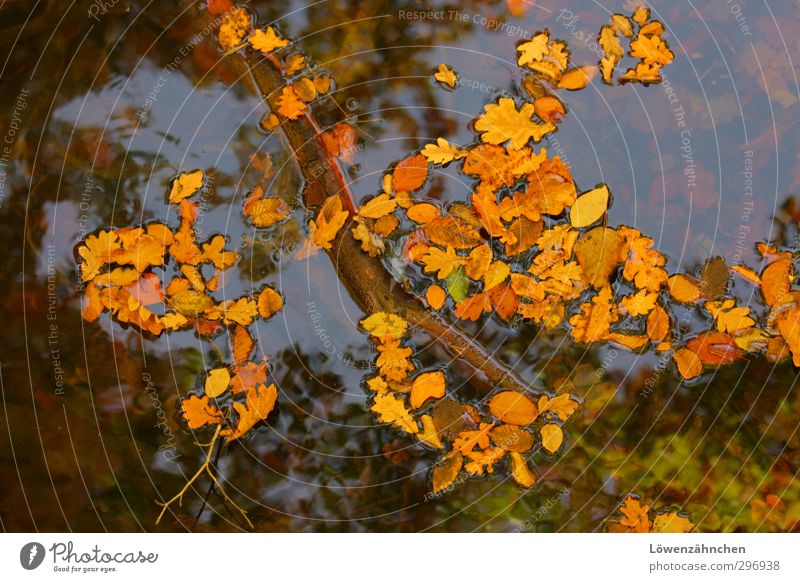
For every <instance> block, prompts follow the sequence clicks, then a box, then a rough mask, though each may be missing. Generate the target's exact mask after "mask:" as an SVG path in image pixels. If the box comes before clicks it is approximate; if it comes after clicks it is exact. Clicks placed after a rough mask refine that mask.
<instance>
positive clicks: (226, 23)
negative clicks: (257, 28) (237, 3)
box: [218, 7, 250, 51]
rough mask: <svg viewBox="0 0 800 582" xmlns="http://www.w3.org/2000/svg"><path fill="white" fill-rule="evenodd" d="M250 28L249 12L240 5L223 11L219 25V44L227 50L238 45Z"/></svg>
mask: <svg viewBox="0 0 800 582" xmlns="http://www.w3.org/2000/svg"><path fill="white" fill-rule="evenodd" d="M249 28H250V13H249V12H248V11H247V9H245V8H242V7H237V8H233V9H232V10H229V11H228V12H226V13H225V15H224V16H223V19H222V22H221V23H220V26H219V36H218V38H219V44H220V46H222V48H223V50H226V51H229V50H231V49H233V48H234V47H236V46H238V45H239V43H240V42H242V39H243V38H244V35H245V34H246V33H247V31H248V29H249Z"/></svg>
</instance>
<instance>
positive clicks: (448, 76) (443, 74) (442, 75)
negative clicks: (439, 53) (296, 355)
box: [433, 63, 458, 89]
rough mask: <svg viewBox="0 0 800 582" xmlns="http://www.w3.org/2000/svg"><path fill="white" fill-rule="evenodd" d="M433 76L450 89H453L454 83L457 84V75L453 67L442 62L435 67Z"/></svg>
mask: <svg viewBox="0 0 800 582" xmlns="http://www.w3.org/2000/svg"><path fill="white" fill-rule="evenodd" d="M433 78H434V79H436V80H437V81H439V82H440V83H443V84H444V85H447V86H448V87H450V88H451V89H455V88H456V85H457V84H458V76H457V75H456V74H455V72H454V71H453V69H451V68H450V67H449V66H448V65H445V64H444V63H442V64H440V65H439V67H438V68H437V69H436V72H435V73H434V74H433Z"/></svg>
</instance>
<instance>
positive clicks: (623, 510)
mask: <svg viewBox="0 0 800 582" xmlns="http://www.w3.org/2000/svg"><path fill="white" fill-rule="evenodd" d="M619 513H620V514H621V516H620V517H619V518H618V519H610V520H609V522H610V523H609V524H608V531H609V532H611V533H688V532H690V531H691V530H692V528H693V527H694V524H693V523H692V522H691V521H689V520H688V519H687V518H686V517H684V516H682V515H680V514H679V513H678V512H676V511H673V510H671V509H661V510H658V511H656V510H653V509H652V508H651V507H650V505H648V504H647V503H643V502H642V500H641V499H639V498H638V497H636V496H634V495H628V496H627V497H626V498H625V499H624V501H623V502H622V504H621V505H620V506H619Z"/></svg>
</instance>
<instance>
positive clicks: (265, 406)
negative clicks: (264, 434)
mask: <svg viewBox="0 0 800 582" xmlns="http://www.w3.org/2000/svg"><path fill="white" fill-rule="evenodd" d="M277 398H278V390H277V388H275V384H270V386H269V388H268V387H266V386H265V385H263V384H262V385H261V386H259V387H258V388H251V389H249V390H247V398H246V402H245V404H242V403H241V402H234V403H233V408H234V410H236V412H237V413H238V415H239V420H238V421H237V423H236V427H235V428H232V429H231V428H226V429H224V430H223V431H221V432H220V435H221V436H224V437H226V440H227V441H228V442H231V441H233V440H236V439H238V438H241V437H243V436H244V435H246V434H247V433H248V432H250V430H251V429H252V428H253V427H254V426H255V425H257V424H258V423H259V422H261V421H262V420H266V418H267V416H269V413H270V412H272V409H273V408H274V407H275V401H276V400H277Z"/></svg>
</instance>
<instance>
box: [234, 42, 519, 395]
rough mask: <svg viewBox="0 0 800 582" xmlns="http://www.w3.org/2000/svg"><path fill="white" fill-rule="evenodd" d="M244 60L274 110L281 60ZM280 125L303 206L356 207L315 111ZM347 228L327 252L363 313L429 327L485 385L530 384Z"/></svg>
mask: <svg viewBox="0 0 800 582" xmlns="http://www.w3.org/2000/svg"><path fill="white" fill-rule="evenodd" d="M245 61H246V66H247V68H248V69H249V73H250V77H251V79H252V80H253V83H254V85H255V86H256V88H257V90H258V91H259V92H260V94H261V97H262V98H263V99H264V100H265V101H266V102H267V104H268V105H269V107H270V109H271V110H273V111H277V109H278V104H277V100H278V97H279V95H280V90H281V88H282V87H283V86H284V85H285V80H284V78H283V75H282V73H281V69H280V63H279V62H278V61H277V60H275V59H274V58H270V57H267V58H264V57H262V56H261V55H258V54H256V53H254V52H248V54H247V56H246V57H245ZM281 130H282V131H283V135H284V136H285V138H286V141H287V142H288V146H289V147H290V148H291V151H292V152H293V154H294V157H295V158H296V160H297V162H298V164H299V166H300V171H301V172H302V175H303V178H304V180H305V186H304V191H303V198H304V201H305V204H306V207H307V208H309V209H311V208H314V207H318V206H320V205H321V204H322V203H323V202H324V201H325V199H326V198H328V197H329V196H341V198H342V202H343V206H344V207H345V208H348V209H349V210H350V212H351V213H354V212H355V210H354V209H355V203H354V200H353V196H352V193H351V191H350V187H349V184H348V182H347V179H346V177H345V175H344V172H343V171H342V169H341V167H340V165H339V162H338V161H337V160H336V159H335V158H334V157H332V156H330V155H329V154H328V153H327V152H326V151H325V148H324V147H323V145H322V142H321V138H320V133H321V131H320V128H319V125H318V124H317V122H316V120H315V119H314V117H313V114H312V113H310V112H309V113H306V114H305V115H304V116H303V117H301V118H299V119H298V120H296V121H287V122H284V123H283V124H282V125H281ZM350 228H352V223H351V224H350V225H348V226H346V227H345V228H343V229H341V230H340V231H339V233H338V234H337V236H336V239H335V240H334V242H333V247H332V248H331V249H330V250H329V251H328V255H329V256H330V259H331V261H332V262H333V265H334V267H335V269H336V272H337V274H338V276H339V279H340V280H341V282H342V283H343V284H344V285H345V287H347V289H348V290H349V291H350V294H351V295H352V297H353V298H354V299H355V301H356V302H357V303H358V304H359V305H360V306H361V308H362V309H363V310H364V311H365V312H366V313H368V314H372V313H375V312H379V311H385V312H390V313H395V314H397V315H400V316H401V317H403V318H404V319H406V320H407V321H408V322H409V323H411V324H412V325H413V326H414V327H416V328H417V329H419V330H420V331H423V332H426V333H428V334H429V335H430V336H431V337H432V338H433V339H434V340H435V341H436V342H437V343H439V344H440V345H441V346H443V347H444V348H445V349H446V350H447V351H448V352H449V353H450V354H452V355H453V356H454V357H455V358H457V359H458V360H459V361H462V362H465V363H466V364H467V365H468V366H469V367H470V368H471V369H472V370H473V372H474V374H473V378H471V379H470V381H471V382H472V383H473V384H479V385H480V387H481V388H482V389H484V390H487V391H488V390H491V389H493V388H504V389H508V390H517V391H522V392H524V391H529V390H530V388H529V387H528V385H527V384H526V383H525V382H523V381H522V380H521V379H520V378H519V376H518V375H517V374H516V372H515V371H514V370H512V369H511V368H509V367H508V366H506V365H505V364H503V363H502V362H499V361H498V360H497V359H496V358H494V357H493V355H492V354H491V353H490V352H488V351H487V350H486V349H484V348H483V347H482V346H481V345H479V344H478V342H476V341H475V340H474V339H473V338H471V337H470V336H468V335H467V334H466V333H464V332H463V331H461V330H460V329H458V328H457V327H455V326H454V325H453V324H451V323H450V322H448V321H446V320H445V319H444V318H442V317H441V316H440V315H438V314H437V313H436V312H434V311H432V310H429V309H426V308H425V306H424V305H423V304H422V302H421V301H420V300H419V299H418V298H416V297H415V296H413V295H411V294H410V293H408V292H407V291H406V290H405V289H404V288H403V287H402V285H397V284H396V282H395V281H394V279H393V278H392V276H391V275H390V274H389V272H388V271H387V270H386V269H385V268H384V266H383V264H382V263H381V261H380V259H378V258H375V257H370V256H369V255H368V254H367V253H364V252H363V251H362V250H361V248H360V246H359V243H358V242H357V241H356V240H355V239H354V238H353V236H352V234H351V231H350Z"/></svg>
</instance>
